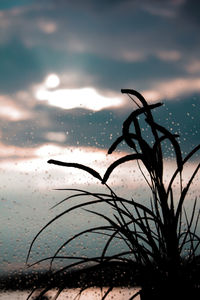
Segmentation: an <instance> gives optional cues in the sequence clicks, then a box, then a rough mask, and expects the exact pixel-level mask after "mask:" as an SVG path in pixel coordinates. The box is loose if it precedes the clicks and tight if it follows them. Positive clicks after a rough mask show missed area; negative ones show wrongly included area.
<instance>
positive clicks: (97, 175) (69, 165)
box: [48, 159, 102, 180]
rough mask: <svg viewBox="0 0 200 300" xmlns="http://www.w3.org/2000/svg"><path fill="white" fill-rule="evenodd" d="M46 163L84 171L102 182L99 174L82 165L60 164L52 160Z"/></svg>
mask: <svg viewBox="0 0 200 300" xmlns="http://www.w3.org/2000/svg"><path fill="white" fill-rule="evenodd" d="M48 163H49V164H54V165H58V166H62V167H72V168H77V169H81V170H84V171H86V172H88V173H90V174H91V175H92V176H93V177H95V178H97V179H99V180H102V178H101V176H100V174H99V173H98V172H97V171H95V170H94V169H92V168H90V167H87V166H85V165H82V164H77V163H66V162H62V161H59V160H54V159H50V160H48Z"/></svg>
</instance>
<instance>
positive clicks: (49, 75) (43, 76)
mask: <svg viewBox="0 0 200 300" xmlns="http://www.w3.org/2000/svg"><path fill="white" fill-rule="evenodd" d="M199 30H200V2H199V1H198V0H166V1H162V2H161V1H157V0H148V1H147V0H146V1H145V0H144V1H143V0H142V1H136V0H115V1H114V0H109V1H106V0H101V1H98V0H84V1H81V0H74V1H70V0H26V1H25V0H21V1H20V0H12V1H8V0H1V1H0V178H1V180H0V188H1V199H0V206H1V214H2V215H1V221H0V222H1V224H0V225H1V233H0V243H1V248H2V249H3V253H4V254H3V255H1V257H2V263H1V264H0V271H6V272H7V271H13V270H19V268H22V269H23V268H24V262H25V257H26V253H27V249H28V246H29V244H30V241H31V240H32V238H33V237H34V235H35V234H36V233H37V232H38V230H39V229H40V227H41V226H43V225H44V224H45V223H46V222H47V221H48V220H49V219H50V218H51V217H53V216H55V214H56V212H55V211H49V208H50V207H51V206H52V205H54V204H55V203H56V202H57V201H59V200H61V199H62V197H65V193H63V192H62V193H59V192H58V191H54V190H53V189H55V188H63V187H77V186H78V187H82V188H83V187H84V188H85V187H86V188H90V189H91V190H95V189H98V190H101V189H102V188H103V187H102V186H101V184H99V183H98V182H97V181H96V180H94V179H93V178H92V177H91V176H90V175H88V174H85V173H84V174H83V173H82V172H80V171H77V170H72V169H70V170H66V169H64V168H59V167H56V166H52V165H48V164H47V160H48V159H50V158H54V159H62V160H63V161H68V162H74V161H76V162H79V163H85V164H87V165H89V166H92V167H94V168H96V169H97V170H98V171H99V173H101V174H103V173H104V172H105V169H106V167H107V166H108V165H109V164H110V163H111V162H112V161H114V159H116V158H118V157H120V156H121V155H122V154H123V153H126V152H127V151H128V149H127V148H126V147H122V148H121V151H122V152H117V153H116V154H114V155H113V156H112V157H110V156H107V155H106V151H107V148H108V147H109V146H110V145H111V143H112V142H113V141H114V140H115V138H117V137H118V136H119V135H120V133H121V128H122V124H123V121H124V120H125V119H126V118H127V117H128V115H129V114H130V112H131V111H132V110H133V109H134V106H133V103H132V102H131V101H130V99H129V98H128V97H127V96H125V95H122V94H121V88H131V89H135V90H137V91H139V92H140V93H142V95H144V96H145V98H146V100H147V101H148V102H156V101H161V102H162V103H163V106H162V107H161V108H160V109H157V110H156V112H155V118H156V120H158V121H159V122H161V124H163V125H165V126H167V128H169V129H170V130H172V131H173V132H175V133H178V134H180V143H181V147H182V149H183V154H184V155H185V154H186V153H187V152H188V151H189V150H191V149H192V147H194V146H195V145H197V144H198V143H199V140H200V119H199V115H200V94H199V92H200V51H199V49H200V35H199ZM170 163H171V162H170ZM170 163H169V164H170ZM192 164H193V162H192V163H191V165H189V166H188V171H187V172H188V174H189V173H190V172H191V171H190V170H191V168H192ZM168 171H169V172H170V166H169V165H168ZM134 172H136V171H134V170H133V173H131V172H130V171H129V166H127V165H126V166H124V168H120V171H119V173H114V174H113V177H112V178H111V180H110V182H109V183H110V184H111V185H113V186H114V187H115V189H116V190H117V191H118V192H119V193H123V192H122V187H123V188H124V189H125V192H127V191H128V195H131V193H132V192H133V191H134V194H135V195H137V196H138V197H140V195H141V191H139V189H140V188H141V183H139V182H140V179H138V178H140V177H139V176H140V175H139V174H138V173H137V176H136V177H137V178H134ZM119 174H120V176H119ZM186 175H187V174H186ZM144 189H145V188H144ZM196 192H197V193H198V188H197V187H196ZM144 193H145V192H144V191H143V195H144ZM61 210H62V208H61ZM70 218H71V219H70V220H69V224H70V226H69V225H66V223H65V221H66V220H65V221H61V224H59V225H58V227H59V226H61V227H59V230H58V227H56V226H55V228H53V229H52V231H51V232H50V233H49V235H50V236H49V237H48V235H47V236H46V237H45V238H44V240H45V241H46V240H49V244H50V245H48V246H45V247H46V248H44V249H43V250H41V251H43V252H42V253H43V255H45V254H47V253H48V251H49V249H50V251H53V250H52V249H54V248H56V245H58V244H59V243H60V239H62V238H64V237H63V232H66V236H67V235H69V234H73V232H74V227H76V225H77V224H79V225H80V224H82V223H84V222H85V223H87V220H86V219H85V218H82V219H81V217H80V216H74V217H70ZM62 222H63V223H62ZM73 222H75V225H74V224H73ZM81 222H82V223H81ZM94 222H96V221H95V220H94ZM66 226H67V227H66ZM81 226H82V225H81ZM66 228H67V229H66ZM59 235H60V236H59ZM41 243H42V241H41ZM45 243H46V242H45ZM38 245H39V246H40V247H42V246H41V244H39V243H38ZM45 245H46V244H45ZM89 245H90V244H88V248H90V247H89ZM39 246H38V247H39ZM37 253H39V254H38V255H40V254H41V252H40V251H39V250H37V249H36V250H35V253H34V255H35V256H34V255H33V260H34V259H35V257H37Z"/></svg>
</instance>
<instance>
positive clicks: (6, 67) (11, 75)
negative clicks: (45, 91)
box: [0, 37, 45, 93]
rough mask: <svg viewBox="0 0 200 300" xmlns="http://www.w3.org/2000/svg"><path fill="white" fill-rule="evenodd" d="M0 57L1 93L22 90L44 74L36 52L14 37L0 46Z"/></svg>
mask: <svg viewBox="0 0 200 300" xmlns="http://www.w3.org/2000/svg"><path fill="white" fill-rule="evenodd" d="M0 57H1V62H0V91H1V93H12V92H14V91H17V90H24V89H25V88H27V87H28V86H29V85H30V84H33V83H34V82H38V81H41V80H42V78H43V76H44V74H45V70H44V69H42V66H41V64H40V61H39V58H38V56H37V53H36V52H35V51H34V50H33V49H28V48H27V47H25V46H24V44H23V43H21V42H20V40H17V39H16V37H15V38H14V39H13V40H11V41H10V42H9V43H6V44H4V45H1V46H0Z"/></svg>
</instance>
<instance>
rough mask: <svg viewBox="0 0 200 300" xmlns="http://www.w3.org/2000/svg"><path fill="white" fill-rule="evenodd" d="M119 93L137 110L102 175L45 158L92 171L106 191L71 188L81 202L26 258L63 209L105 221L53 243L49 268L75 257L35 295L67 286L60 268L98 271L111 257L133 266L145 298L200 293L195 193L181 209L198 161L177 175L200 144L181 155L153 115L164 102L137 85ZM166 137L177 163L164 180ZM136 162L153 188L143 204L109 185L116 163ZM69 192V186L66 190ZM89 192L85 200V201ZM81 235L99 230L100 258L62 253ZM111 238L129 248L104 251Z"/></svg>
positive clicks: (174, 137)
mask: <svg viewBox="0 0 200 300" xmlns="http://www.w3.org/2000/svg"><path fill="white" fill-rule="evenodd" d="M122 93H125V94H127V95H128V96H129V97H130V98H131V100H132V101H133V102H134V103H135V104H136V105H137V109H136V110H134V111H133V112H131V114H130V115H129V116H128V118H127V119H126V120H125V121H124V123H123V126H122V134H121V136H120V137H118V138H117V139H116V141H115V142H114V143H113V144H112V145H111V147H110V148H109V149H108V154H110V155H111V154H112V153H113V152H114V151H115V150H116V148H117V147H118V146H119V145H120V144H121V143H122V142H125V143H126V145H127V146H128V148H129V151H131V153H130V154H128V155H126V156H124V157H122V158H120V159H118V160H116V161H115V162H114V163H112V164H111V165H110V166H109V167H108V168H107V170H106V172H105V174H104V176H103V177H102V176H101V175H100V174H99V173H98V172H97V171H96V170H94V169H93V168H91V167H88V166H85V165H83V164H78V163H68V162H61V161H57V160H49V161H48V163H49V164H54V165H58V166H63V167H73V168H78V169H81V170H83V171H85V172H88V173H90V174H91V175H92V176H93V177H95V178H97V179H98V180H99V181H100V182H101V183H102V184H103V185H105V186H106V188H107V189H108V192H107V193H98V192H95V193H93V192H89V191H86V190H79V189H77V190H75V192H76V194H75V195H73V196H71V197H76V196H77V197H81V201H82V202H80V203H79V204H76V205H74V206H72V207H71V208H68V209H66V210H64V211H63V212H62V213H60V214H59V215H57V216H55V217H54V218H53V219H52V220H50V221H49V222H48V223H47V224H46V225H45V226H44V227H43V228H42V229H41V230H40V231H39V232H38V234H37V235H36V236H35V238H34V239H33V241H32V243H31V245H30V249H29V252H28V256H27V262H28V259H29V256H30V253H31V250H32V247H33V244H34V243H35V241H36V239H37V238H38V236H39V235H40V234H41V233H42V232H43V231H44V230H45V229H46V228H47V227H49V226H50V225H51V224H52V223H53V222H55V221H56V220H58V219H59V218H61V217H62V216H63V215H68V214H69V213H70V212H71V211H76V210H77V209H79V208H84V209H85V210H87V211H88V212H89V213H92V214H94V215H95V216H97V217H99V218H100V219H103V220H104V221H105V225H102V226H96V227H92V228H89V229H86V230H84V231H80V232H78V233H77V234H75V235H74V236H73V237H72V238H69V239H68V240H66V241H65V242H64V243H63V244H62V245H61V246H60V247H59V248H58V249H57V251H56V252H55V254H54V255H53V257H48V258H46V259H49V260H50V266H51V265H52V263H53V262H54V261H56V259H59V258H61V257H62V258H63V259H66V260H67V261H70V260H72V259H73V263H68V264H66V265H65V266H63V268H62V269H61V270H59V271H55V272H52V275H51V280H50V281H49V282H47V283H46V286H45V287H44V288H43V289H42V291H41V293H40V297H42V295H45V293H46V291H48V290H49V289H51V288H52V287H56V288H57V290H58V293H57V296H58V295H59V294H60V293H61V292H62V290H63V288H64V284H63V281H61V282H62V283H61V284H59V281H56V278H57V277H58V276H60V274H64V273H66V277H65V278H66V280H67V276H68V272H67V271H68V270H71V269H73V268H74V267H77V266H79V267H81V266H83V269H81V270H85V268H86V267H87V266H90V265H91V264H92V268H95V271H97V272H98V270H102V269H105V268H106V267H107V266H109V264H110V263H112V262H115V263H120V264H123V265H124V266H125V267H126V268H127V270H128V269H131V268H133V277H134V274H135V276H136V278H135V282H136V283H137V284H139V285H140V286H141V290H140V291H139V292H138V293H139V294H140V298H141V299H142V300H145V299H197V298H198V297H199V296H200V282H199V278H200V259H199V256H198V253H199V252H198V251H199V245H200V237H199V235H198V231H197V229H198V225H199V218H200V217H199V216H200V212H199V210H198V209H197V200H198V199H197V197H196V198H194V204H193V207H192V211H191V213H190V214H188V212H187V211H186V209H185V208H184V202H185V200H186V197H187V195H188V193H189V191H190V188H191V184H192V182H193V180H194V178H195V176H196V175H197V173H198V171H199V169H200V163H198V162H197V163H196V166H195V169H194V170H193V172H192V173H191V174H190V178H189V179H188V181H187V182H186V184H184V182H183V179H182V175H183V171H184V169H185V167H186V164H187V163H188V162H189V160H190V159H192V157H193V156H194V155H195V154H196V153H197V151H199V150H200V145H198V146H196V147H195V148H194V149H192V151H191V152H189V153H188V154H187V155H186V156H184V157H183V155H182V151H181V148H180V145H179V142H178V141H177V138H178V135H176V134H173V133H171V131H169V130H168V129H166V128H165V127H163V126H161V125H160V124H158V123H157V122H155V120H154V117H153V114H152V110H154V109H155V108H159V107H160V106H161V105H162V104H161V103H154V104H148V103H147V101H146V100H145V99H144V97H143V96H142V95H141V94H140V93H138V92H137V91H134V90H129V89H123V90H122ZM142 116H143V117H144V118H145V122H146V123H145V124H146V126H147V127H148V129H149V130H150V131H151V136H152V141H151V142H148V140H147V139H146V138H144V137H143V131H142V128H141V125H140V121H139V119H140V117H142ZM165 141H167V142H169V143H170V144H171V148H170V149H171V151H172V152H173V155H174V158H175V163H176V168H175V171H174V173H173V174H172V176H171V178H170V179H169V181H168V184H166V182H164V169H165V164H164V159H165V152H164V145H165ZM133 161H136V162H137V164H138V168H139V169H140V171H141V172H142V175H143V177H144V180H145V182H146V184H147V186H148V188H149V190H150V198H149V203H148V204H146V205H145V204H144V203H141V202H137V201H136V200H134V199H133V198H132V199H126V198H123V197H119V196H118V195H117V194H116V193H115V192H114V191H113V189H112V188H111V187H110V186H109V185H108V183H107V181H108V179H109V177H110V176H111V175H112V172H113V171H114V170H115V169H116V168H117V167H118V166H119V165H121V164H123V163H125V162H133ZM144 169H145V172H144ZM175 182H176V184H177V182H178V184H179V193H178V195H177V192H176V193H175V189H176V190H177V186H176V187H175ZM66 190H68V191H71V190H70V189H66ZM86 198H88V199H89V200H87V201H85V199H86ZM91 198H92V200H91ZM68 199H70V197H68V198H65V199H64V200H63V201H61V202H59V203H58V204H57V205H60V204H61V203H62V202H65V201H67V200H68ZM102 203H104V205H105V206H109V207H110V208H112V210H113V214H112V215H111V216H106V215H104V214H102V213H100V212H99V211H96V210H94V209H93V208H90V207H92V205H93V204H95V205H98V204H102ZM86 233H87V234H92V233H93V234H94V233H96V234H102V235H103V236H105V237H107V240H106V241H105V245H104V247H103V251H102V253H101V255H100V256H94V257H87V258H86V257H81V256H79V257H73V256H69V257H67V256H61V255H60V253H61V251H62V249H63V248H64V247H66V246H68V245H69V244H70V243H71V242H72V241H74V240H76V239H77V238H79V237H80V236H83V235H84V234H86ZM115 240H116V241H118V240H120V241H121V242H123V243H124V244H125V245H126V249H127V250H124V251H119V252H117V251H116V253H115V254H113V255H109V254H108V252H109V249H110V247H112V245H113V241H115ZM136 266H137V267H136ZM90 268H91V267H89V269H90ZM89 269H88V270H89ZM136 269H137V272H136ZM134 270H135V271H134ZM93 272H94V269H93V270H92V272H91V273H92V274H93ZM134 272H135V273H134ZM91 273H90V272H88V273H87V274H88V279H87V281H86V282H84V284H83V286H82V289H81V291H82V290H84V289H85V288H87V287H89V286H90V285H91V284H92V283H91V282H92V280H90V279H91V278H92V277H91V278H90V276H92V275H91ZM136 273H137V275H136ZM114 284H115V283H112V281H111V282H109V289H108V292H107V293H106V294H105V295H104V296H103V297H102V299H105V298H106V296H107V294H108V293H109V291H110V290H112V288H113V286H114ZM133 285H134V279H133ZM80 293H81V292H80ZM134 298H135V296H134V295H133V296H131V297H130V299H134ZM38 299H39V298H38ZM199 299H200V298H199Z"/></svg>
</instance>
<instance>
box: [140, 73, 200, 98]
mask: <svg viewBox="0 0 200 300" xmlns="http://www.w3.org/2000/svg"><path fill="white" fill-rule="evenodd" d="M154 85H155V87H154V89H151V90H146V91H145V90H144V91H143V95H144V96H145V97H146V98H147V99H151V100H152V99H153V100H155V101H157V100H161V99H176V98H180V97H183V96H186V95H190V94H193V93H198V92H199V89H200V78H176V79H172V80H169V81H164V82H162V81H161V82H159V83H158V82H156V83H155V84H154Z"/></svg>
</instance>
